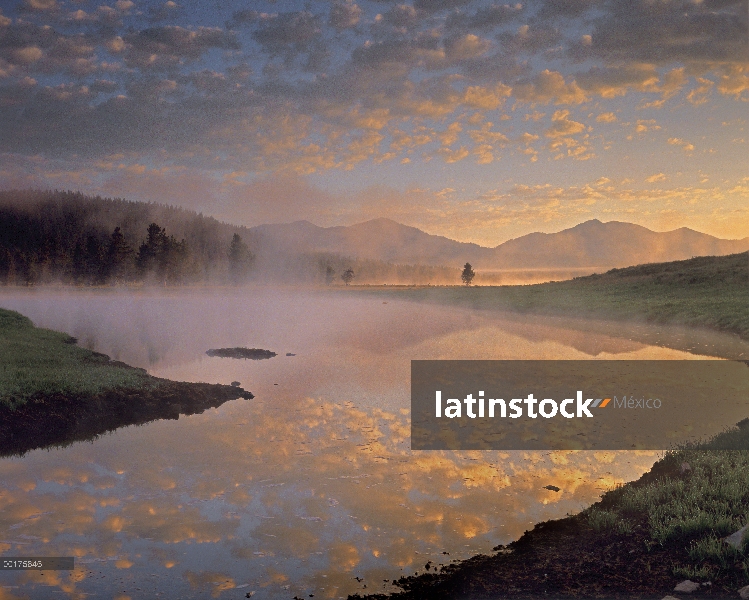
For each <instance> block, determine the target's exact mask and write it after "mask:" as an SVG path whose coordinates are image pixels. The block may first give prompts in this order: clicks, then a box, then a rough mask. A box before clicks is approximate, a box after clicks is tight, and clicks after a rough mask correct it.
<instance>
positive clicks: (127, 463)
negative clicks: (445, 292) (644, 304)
mask: <svg viewBox="0 0 749 600" xmlns="http://www.w3.org/2000/svg"><path fill="white" fill-rule="evenodd" d="M20 297H21V296H19V298H20ZM26 300H27V303H26V307H28V310H23V312H24V313H26V314H29V316H31V317H32V319H33V320H34V321H35V322H36V323H37V324H40V325H43V326H48V327H56V328H59V329H65V330H67V331H68V332H69V333H71V334H73V335H76V336H77V337H79V338H80V339H86V337H85V335H88V336H89V341H90V342H91V343H93V345H95V346H96V348H97V349H98V350H100V351H103V352H112V349H113V348H119V354H120V358H122V359H125V358H126V357H134V359H133V358H129V359H128V360H131V361H132V362H134V363H136V364H142V363H140V361H143V360H145V361H146V362H148V356H149V352H150V351H149V350H148V348H149V347H150V348H157V354H159V355H160V356H161V357H162V358H161V359H159V360H157V361H156V362H155V363H154V364H153V365H151V369H150V370H151V372H152V373H154V374H156V375H159V376H165V377H170V378H174V379H183V380H204V381H216V382H224V383H225V382H228V381H231V380H234V379H237V380H239V381H242V383H243V385H245V386H246V387H247V388H248V389H250V390H251V391H253V393H255V394H256V395H257V398H256V399H255V400H252V401H245V400H237V401H233V402H229V403H227V404H224V405H223V406H221V407H220V408H218V409H211V410H208V411H206V412H205V413H204V414H202V415H194V416H190V417H181V418H180V419H179V420H178V421H159V422H154V423H151V424H148V425H145V426H140V427H128V428H125V429H122V430H119V431H117V432H115V433H114V434H111V435H106V436H103V437H102V438H100V439H98V440H96V441H95V442H93V443H78V444H74V445H73V446H70V447H67V448H62V449H57V450H53V451H34V452H31V453H29V454H28V455H26V456H24V457H22V458H13V459H4V460H2V461H0V480H2V481H3V482H5V484H4V486H3V488H2V490H1V491H0V531H3V532H4V534H3V536H2V539H0V550H2V551H3V553H5V554H7V555H10V554H14V555H33V554H42V555H48V556H50V555H75V556H76V557H78V561H77V567H76V570H75V571H73V572H72V573H67V572H50V571H46V572H44V573H43V574H39V573H33V572H19V573H15V574H11V575H10V576H7V577H6V580H5V584H6V585H8V584H9V585H17V586H20V588H18V589H14V588H0V590H1V591H0V598H6V597H8V598H13V597H23V596H24V594H25V595H30V596H31V597H45V595H52V592H53V591H55V590H57V591H62V592H65V593H66V594H67V595H68V596H69V597H71V598H78V597H83V596H82V595H83V594H86V593H94V594H97V593H98V594H105V595H108V596H109V595H114V594H121V595H122V597H123V598H124V597H131V598H136V597H153V596H154V595H155V594H156V593H160V594H161V595H162V597H177V596H179V597H184V598H187V597H196V598H202V597H206V595H210V596H212V597H227V598H228V597H230V595H229V594H227V591H228V590H232V589H236V588H239V591H242V592H245V591H251V590H255V591H257V595H256V596H255V597H257V598H263V597H267V598H274V597H289V598H290V597H292V596H293V595H294V594H302V593H303V594H307V593H314V594H315V596H316V597H323V598H338V597H340V596H345V595H346V594H348V593H351V592H354V591H357V590H362V589H363V587H362V586H363V585H364V584H367V585H368V587H367V589H366V591H378V590H381V589H386V586H384V585H383V579H392V578H393V577H397V576H399V574H401V573H412V572H414V571H416V570H423V567H424V564H425V563H426V562H427V561H428V560H431V561H432V563H436V564H439V563H447V562H449V561H450V560H453V559H460V558H465V557H467V556H470V555H472V554H475V553H477V552H488V551H490V550H491V548H492V547H493V546H495V545H497V544H500V543H507V542H509V541H511V540H513V539H516V538H517V537H519V536H520V535H521V534H522V533H523V531H525V530H527V529H530V528H532V526H533V524H534V523H537V522H539V521H542V520H546V519H550V518H557V517H560V516H564V515H565V514H566V513H575V512H578V511H579V510H580V509H581V508H582V507H584V506H586V505H588V504H590V503H591V502H594V501H595V500H597V498H598V497H599V495H600V494H601V493H602V492H603V491H604V490H607V489H610V488H612V487H614V486H615V485H616V484H617V483H620V482H623V481H627V480H630V479H633V478H635V477H637V476H639V474H641V473H642V472H644V471H645V470H647V469H648V468H649V467H650V465H651V464H652V463H653V461H654V460H655V459H656V458H657V455H656V453H653V452H574V451H564V452H562V451H560V452H449V451H444V452H436V451H428V452H412V451H411V450H410V449H409V435H410V427H409V425H410V424H409V416H408V412H409V411H408V406H409V388H408V380H409V369H410V362H409V361H410V360H411V359H415V358H466V359H467V358H568V359H570V358H586V357H590V354H586V352H585V351H584V350H581V349H579V348H580V347H585V342H586V340H590V339H591V338H590V336H589V334H585V333H580V332H576V331H575V330H574V329H567V330H566V333H565V329H564V327H563V326H562V325H561V324H557V325H555V326H553V327H552V326H548V327H546V328H544V327H543V326H541V325H538V324H533V323H525V324H523V323H518V322H517V321H515V322H513V321H511V320H503V319H500V318H498V317H496V316H491V315H487V314H479V313H472V312H470V311H465V310H458V309H450V308H446V307H423V306H419V305H416V304H410V303H399V302H391V303H389V304H388V305H382V304H381V302H379V300H377V301H372V300H367V299H361V300H347V299H340V300H337V301H335V302H331V301H330V298H326V297H325V296H314V295H310V296H303V295H302V296H293V295H290V296H289V295H287V296H284V295H280V296H279V295H276V296H274V297H271V298H267V297H265V298H264V297H257V298H253V299H247V298H240V297H238V296H237V295H236V294H233V295H230V296H229V297H228V298H227V297H222V296H220V295H210V294H203V295H202V296H201V295H200V294H197V295H192V296H186V297H184V298H182V299H180V297H179V295H178V294H172V295H171V296H169V295H167V296H166V297H160V296H149V295H144V294H141V295H138V294H135V295H133V296H132V297H130V296H127V295H124V294H122V295H111V294H110V295H107V294H104V295H97V294H81V295H76V294H70V297H69V298H68V297H63V300H62V301H61V302H58V299H57V298H55V297H54V296H52V295H51V294H50V295H48V296H43V295H36V296H34V300H33V302H28V296H27V297H26ZM74 300H75V301H74ZM177 300H180V302H177ZM250 300H251V301H250ZM13 302H14V300H13V298H3V299H2V302H0V304H2V305H3V306H7V305H8V304H13ZM248 306H249V307H252V310H250V309H248V308H247V307H248ZM103 307H108V308H107V310H108V312H107V313H106V314H104V313H102V312H101V309H102V308H103ZM176 307H179V310H177V309H176ZM283 313H286V314H287V315H288V319H287V320H285V319H284V318H283ZM85 315H93V317H91V316H90V317H89V320H88V321H86V320H85V318H84V316H85ZM302 317H304V318H302ZM222 320H223V321H225V323H224V324H223V325H217V323H220V322H222ZM227 324H228V325H227ZM134 332H135V333H134ZM81 333H84V334H85V335H81ZM99 334H100V337H97V338H96V339H93V338H91V336H96V335H99ZM565 336H567V337H568V338H569V339H570V340H572V341H573V342H574V346H575V347H572V344H570V343H565V339H566V337H565ZM586 336H587V337H586ZM136 338H137V339H140V340H146V342H147V343H146V345H145V346H144V345H143V344H140V345H138V343H133V345H132V346H128V344H130V343H131V342H132V341H133V340H134V339H136ZM159 340H161V342H160V341H159ZM159 343H161V344H162V345H161V346H158V344H159ZM591 343H592V342H591ZM123 344H124V346H123ZM230 345H248V346H255V347H267V348H269V349H272V350H275V351H277V352H285V351H295V352H296V353H297V356H295V357H285V356H283V355H281V356H279V357H276V358H274V359H271V360H269V361H237V360H231V359H217V358H209V357H206V356H204V354H203V353H204V352H205V349H207V348H209V347H213V346H215V347H219V346H230ZM575 348H578V349H575ZM591 349H593V350H595V355H596V356H597V357H600V358H614V357H621V358H650V359H652V358H684V357H688V356H689V355H687V354H686V353H684V352H680V351H676V350H668V349H664V348H657V347H653V346H646V345H643V344H640V343H637V342H631V341H629V340H624V341H622V340H621V339H616V338H612V337H606V336H604V335H602V334H599V335H598V336H597V338H596V341H595V342H594V343H592V345H591V346H589V347H588V350H591ZM112 353H113V352H112ZM615 353H616V354H615ZM274 384H278V385H274ZM547 485H554V486H557V487H559V488H560V489H561V491H560V492H558V493H556V492H553V491H549V490H546V489H544V486H547ZM443 551H447V552H450V555H449V556H448V555H444V554H442V552H443ZM401 569H402V570H401ZM355 576H357V577H363V578H364V581H362V582H358V581H357V580H356V579H354V577H355ZM240 586H242V587H240ZM284 586H289V587H288V588H287V589H285V588H284ZM19 594H20V595H19ZM242 595H244V594H242ZM55 597H58V595H55Z"/></svg>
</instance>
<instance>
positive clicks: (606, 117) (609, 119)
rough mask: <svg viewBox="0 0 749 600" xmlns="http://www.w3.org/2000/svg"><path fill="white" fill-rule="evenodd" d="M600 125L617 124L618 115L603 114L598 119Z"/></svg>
mask: <svg viewBox="0 0 749 600" xmlns="http://www.w3.org/2000/svg"><path fill="white" fill-rule="evenodd" d="M596 121H598V122H599V123H616V121H617V118H616V115H615V114H614V113H612V112H606V113H601V114H599V115H598V116H597V117H596Z"/></svg>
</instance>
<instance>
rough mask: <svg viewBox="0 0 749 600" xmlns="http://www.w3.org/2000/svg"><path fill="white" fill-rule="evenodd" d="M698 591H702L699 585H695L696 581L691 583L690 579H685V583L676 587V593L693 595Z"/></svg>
mask: <svg viewBox="0 0 749 600" xmlns="http://www.w3.org/2000/svg"><path fill="white" fill-rule="evenodd" d="M698 589H700V584H699V583H695V582H694V581H689V579H685V580H684V581H682V582H681V583H678V584H677V585H676V587H675V588H674V591H675V592H682V593H684V594H691V593H692V592H695V591H697V590H698Z"/></svg>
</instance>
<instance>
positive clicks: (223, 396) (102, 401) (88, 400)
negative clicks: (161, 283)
mask: <svg viewBox="0 0 749 600" xmlns="http://www.w3.org/2000/svg"><path fill="white" fill-rule="evenodd" d="M237 398H246V399H248V400H249V399H251V398H253V395H252V394H251V393H250V392H247V391H245V390H243V389H242V388H241V387H232V386H229V385H219V384H210V383H185V382H178V381H169V380H166V379H159V378H156V377H153V378H149V380H148V383H147V384H146V385H145V386H144V387H142V388H139V389H113V390H109V391H107V392H103V393H100V394H89V395H75V396H70V395H66V394H62V393H56V394H51V395H45V394H36V395H33V396H31V397H30V398H29V399H28V401H27V402H26V403H25V404H23V405H22V406H19V407H17V408H16V409H15V410H11V409H9V408H5V407H2V406H0V456H8V455H20V454H24V453H26V452H28V451H29V450H35V449H37V448H46V447H49V446H61V445H67V444H70V443H73V442H77V441H82V440H90V439H94V438H96V437H98V436H100V435H102V434H104V433H107V432H109V431H113V430H115V429H118V428H119V427H124V426H127V425H142V424H144V423H148V422H149V421H154V420H156V419H178V418H179V416H180V415H193V414H198V413H202V412H203V411H204V410H205V409H207V408H215V407H218V406H221V405H222V404H223V403H224V402H226V401H227V400H235V399H237Z"/></svg>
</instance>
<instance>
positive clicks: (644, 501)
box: [583, 422, 749, 581]
mask: <svg viewBox="0 0 749 600" xmlns="http://www.w3.org/2000/svg"><path fill="white" fill-rule="evenodd" d="M723 440H728V442H729V444H728V445H729V447H731V448H742V450H739V449H735V450H733V449H728V450H726V449H716V448H720V447H722V446H723ZM746 448H749V427H747V423H745V422H742V423H741V424H740V427H737V428H735V429H732V430H729V431H726V432H724V433H722V434H720V435H718V436H716V437H715V438H713V439H711V440H708V441H706V442H702V443H699V444H693V445H691V446H685V447H682V448H680V449H677V450H675V451H672V452H669V453H667V454H666V456H664V458H663V459H661V460H660V461H658V462H657V463H656V464H655V465H654V466H653V469H652V470H651V472H650V473H649V474H648V476H645V477H643V478H641V479H640V480H638V481H636V482H632V483H628V484H625V485H623V486H621V487H618V488H616V489H614V490H611V491H610V492H607V493H606V494H605V495H604V496H603V498H602V499H601V502H599V503H597V504H595V505H593V506H591V507H589V508H588V509H586V510H585V511H583V516H584V517H585V518H586V521H587V524H588V525H589V526H590V527H591V528H592V529H593V530H595V531H599V532H616V533H627V531H626V528H627V525H626V524H627V523H632V522H639V523H646V524H647V530H648V535H649V538H650V542H648V544H647V545H648V547H649V548H650V547H654V546H656V545H657V546H659V547H662V548H667V549H671V550H673V551H675V552H677V553H678V554H680V555H681V556H683V557H684V561H683V564H680V565H678V566H677V567H676V568H675V569H674V574H675V575H677V576H680V577H685V578H690V579H709V578H710V577H711V576H714V575H715V574H717V573H721V572H727V571H734V572H735V573H736V574H738V575H739V578H741V579H743V580H744V581H749V536H747V535H745V536H744V539H743V542H742V544H741V546H740V547H739V548H735V547H733V546H731V545H729V544H727V543H726V542H725V541H724V538H725V537H726V536H728V535H730V534H732V533H733V532H735V531H737V530H739V529H741V528H742V527H743V526H744V525H746V524H747V522H748V521H749V451H747V450H746ZM677 571H678V572H677Z"/></svg>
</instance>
